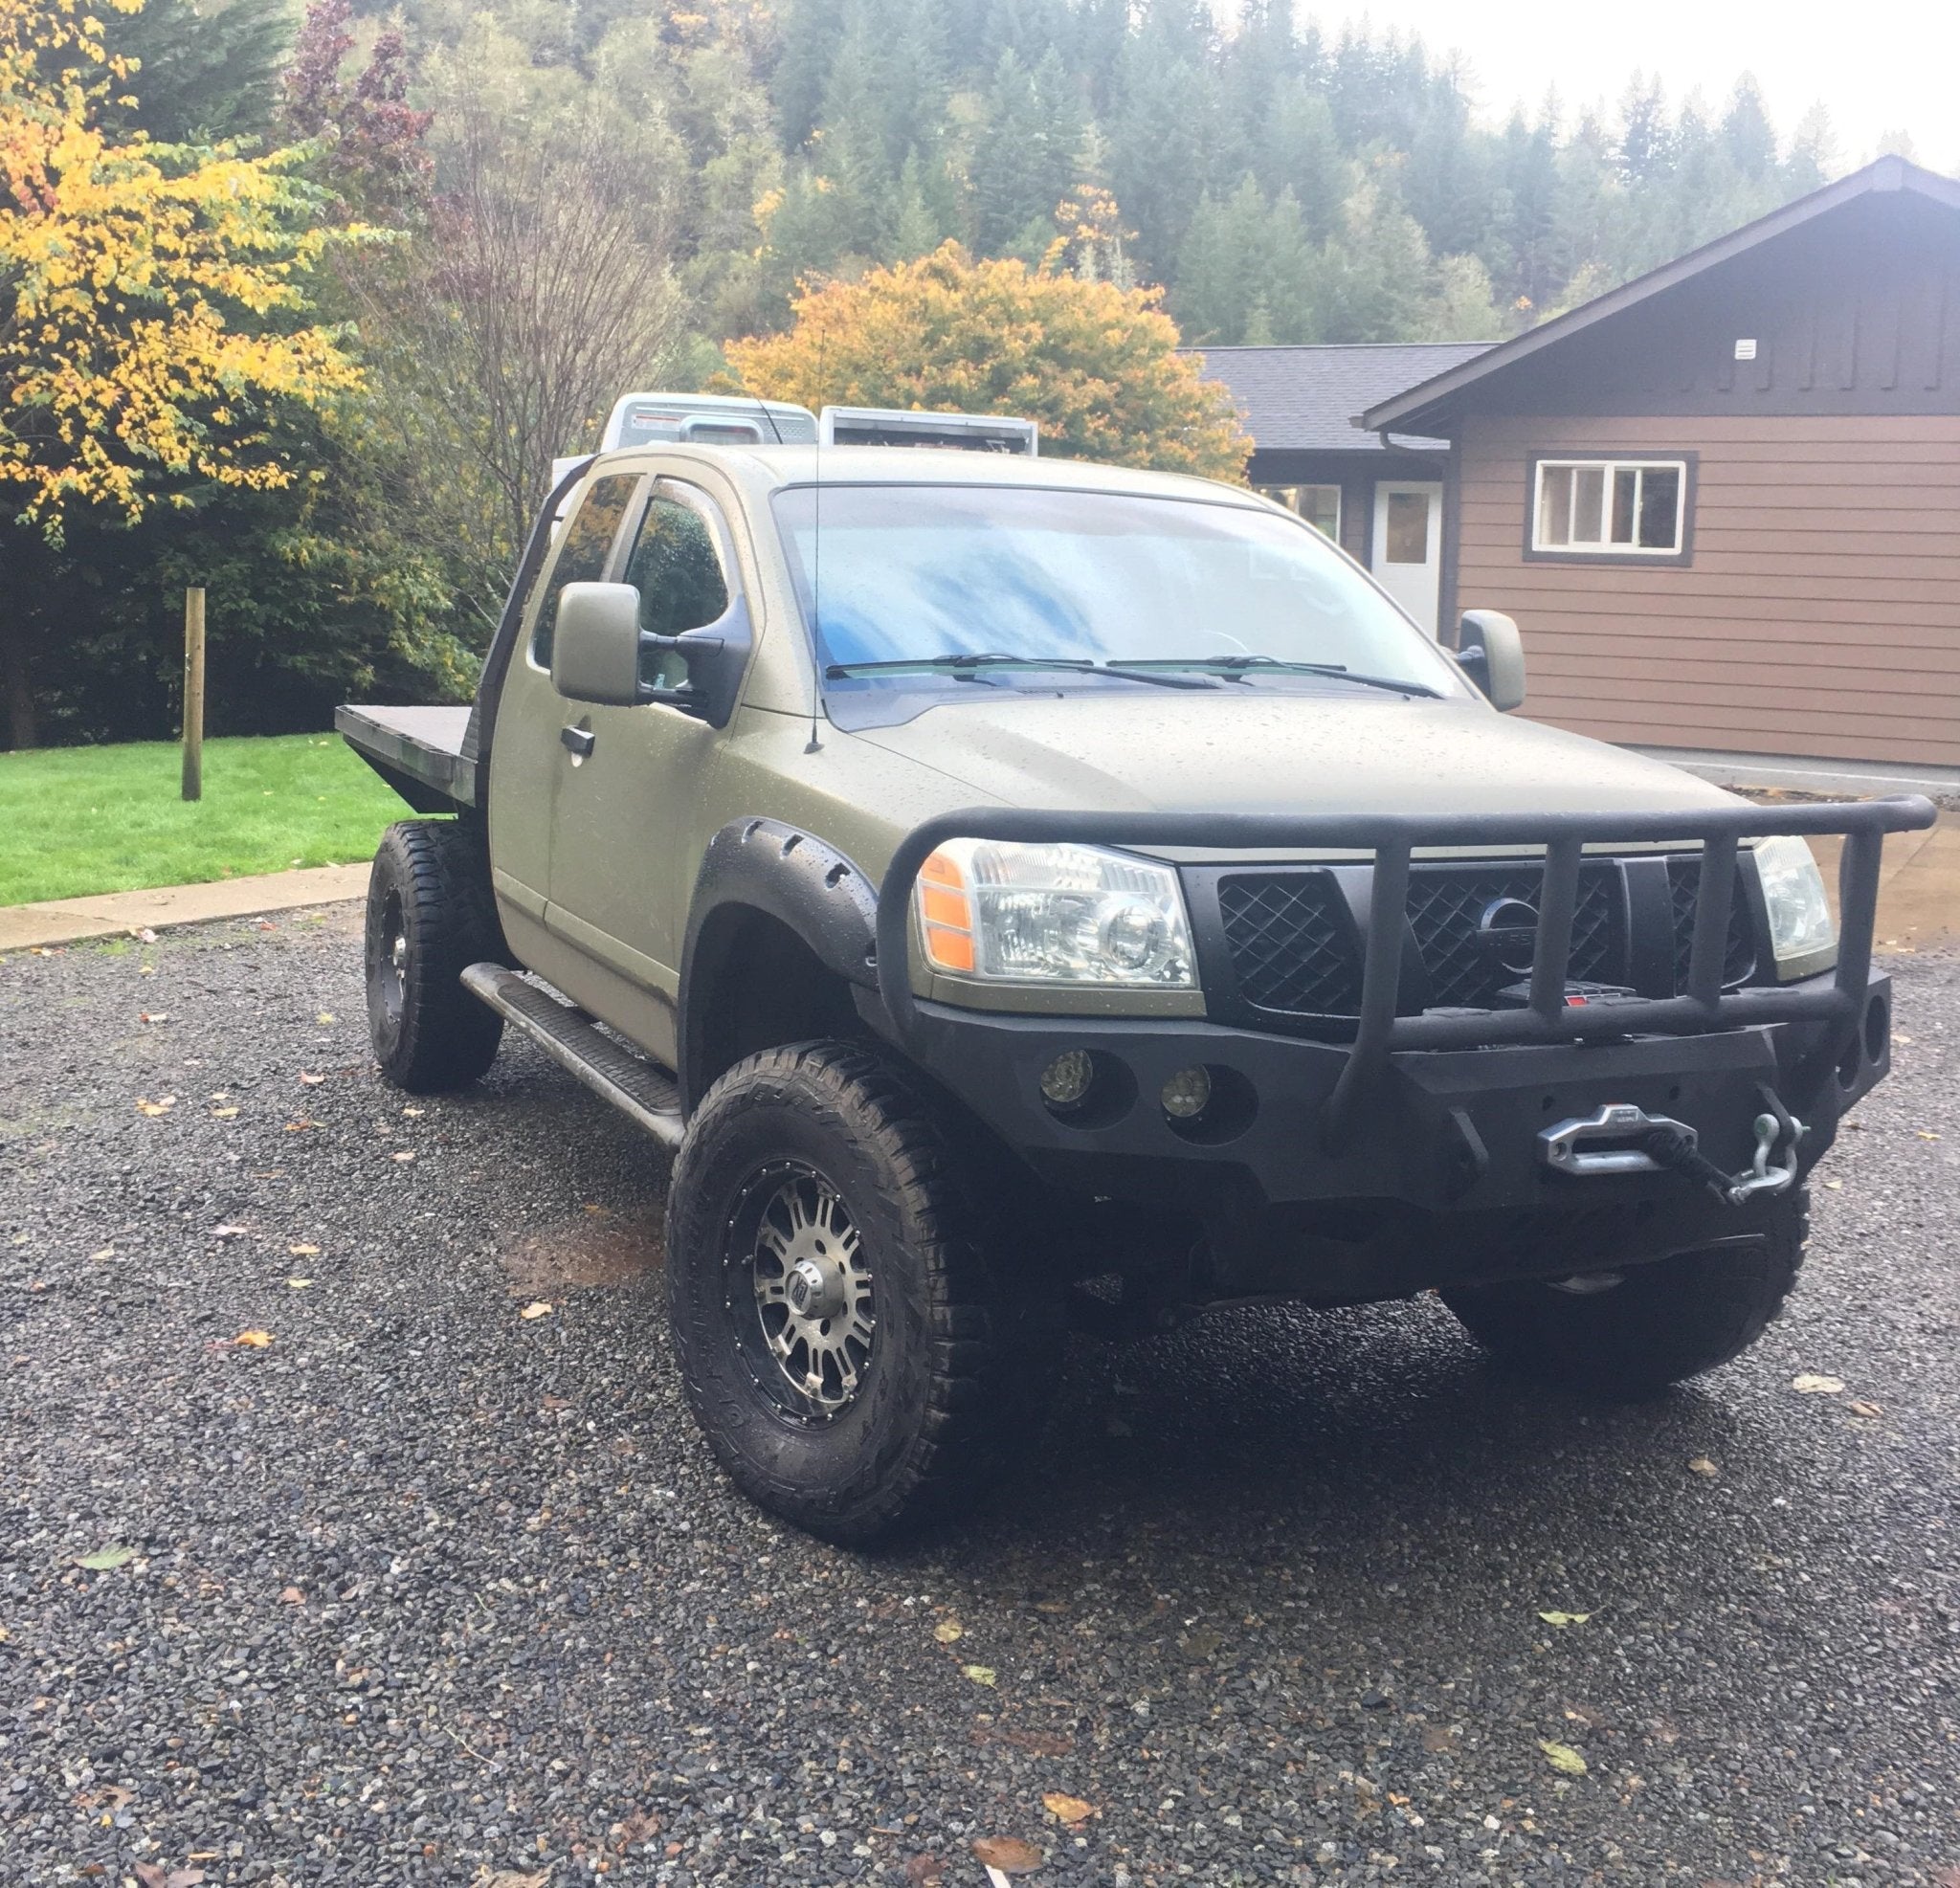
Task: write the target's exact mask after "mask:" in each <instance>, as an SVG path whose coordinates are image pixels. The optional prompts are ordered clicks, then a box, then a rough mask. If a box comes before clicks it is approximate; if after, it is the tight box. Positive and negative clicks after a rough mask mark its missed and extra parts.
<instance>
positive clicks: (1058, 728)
mask: <svg viewBox="0 0 1960 1888" xmlns="http://www.w3.org/2000/svg"><path fill="white" fill-rule="evenodd" d="M857 738H858V739H859V740H862V741H866V742H871V743H873V744H876V745H878V746H880V747H883V748H885V749H887V750H889V751H891V752H892V753H895V754H900V755H903V756H904V757H906V758H907V759H909V760H912V761H914V762H917V763H918V764H919V765H920V766H927V767H932V768H934V769H936V770H937V771H938V772H940V773H943V774H947V775H949V776H950V777H951V778H952V779H954V780H956V781H958V782H960V783H961V784H962V785H963V787H965V788H967V789H971V792H972V797H973V799H974V800H975V801H992V802H996V803H1001V804H1005V805H1008V806H1015V807H1039V808H1048V809H1054V810H1058V811H1076V810H1089V811H1103V812H1117V811H1186V812H1295V813H1305V812H1314V813H1424V812H1468V813H1496V812H1544V811H1562V812H1599V813H1604V812H1624V811H1640V810H1646V811H1662V812H1664V811H1674V810H1676V809H1680V810H1682V811H1685V810H1688V809H1692V808H1702V807H1716V806H1725V805H1729V804H1732V803H1733V798H1734V796H1733V795H1731V794H1729V793H1726V792H1724V791H1723V790H1722V789H1719V788H1716V787H1712V786H1710V785H1709V784H1708V783H1707V782H1706V781H1704V780H1700V779H1698V778H1696V777H1695V776H1694V775H1693V774H1688V773H1683V772H1682V771H1681V769H1680V768H1678V767H1672V766H1667V765H1666V764H1665V763H1664V762H1661V761H1654V760H1649V759H1647V758H1646V757H1645V756H1644V755H1640V754H1633V753H1629V752H1627V751H1626V749H1624V748H1620V747H1610V746H1607V745H1606V744H1604V743H1602V742H1597V741H1589V740H1587V739H1586V738H1585V737H1584V736H1583V735H1577V734H1567V733H1565V732H1564V731H1563V730H1561V729H1558V728H1552V727H1546V726H1544V725H1542V724H1541V723H1539V722H1526V721H1518V720H1515V719H1513V718H1511V717H1509V716H1505V715H1499V714H1496V713H1494V712H1493V711H1492V710H1490V709H1488V708H1486V707H1484V706H1483V705H1482V704H1481V702H1471V701H1447V700H1445V701H1427V700H1400V699H1397V698H1394V697H1392V696H1387V695H1380V696H1366V697H1360V696H1357V697H1352V698H1350V697H1348V696H1333V695H1321V694H1311V695H1304V694H1303V695H1281V694H1278V693H1274V694H1260V695H1255V694H1254V693H1253V692H1252V690H1251V689H1249V688H1248V689H1246V690H1244V691H1243V692H1241V691H1239V690H1238V689H1236V688H1235V689H1232V690H1229V691H1227V690H1223V689H1221V690H1219V691H1217V692H1216V693H1215V694H1214V693H1206V694H1198V693H1195V692H1192V693H1190V694H1185V693H1178V694H1171V693H1170V692H1169V691H1168V690H1167V691H1165V692H1163V693H1161V694H1159V693H1157V692H1155V691H1148V692H1146V691H1144V690H1138V691H1137V692H1136V693H1134V694H1123V695H1096V696H1087V695H1075V696H1069V697H1065V698H1057V697H1054V696H1046V697H1042V696H1006V695H1003V696H1002V697H1000V698H998V699H996V700H985V701H973V700H970V699H968V700H961V701H959V702H957V703H948V704H947V706H946V707H943V708H932V709H929V710H927V712H926V713H924V714H923V715H921V716H919V717H918V718H917V719H916V720H914V721H910V722H905V723H903V724H902V726H898V727H881V728H867V729H863V730H861V731H860V732H859V734H858V736H857Z"/></svg>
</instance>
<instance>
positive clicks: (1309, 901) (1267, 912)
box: [1218, 872, 1361, 1016]
mask: <svg viewBox="0 0 1960 1888" xmlns="http://www.w3.org/2000/svg"><path fill="white" fill-rule="evenodd" d="M1218 913H1219V916H1220V917H1221V918H1222V919H1223V920H1224V922H1225V942H1226V944H1227V945H1228V946H1229V947H1230V949H1231V952H1232V967H1233V968H1234V970H1236V972H1237V974H1238V988H1239V989H1240V991H1241V992H1242V993H1243V995H1244V997H1245V1000H1246V1001H1247V1002H1248V1003H1252V1004H1256V1005H1257V1006H1258V1008H1259V1009H1261V1010H1284V1011H1292V1012H1294V1013H1296V1014H1303V1015H1314V1016H1352V1015H1356V1014H1358V1013H1359V1012H1360V1010H1361V954H1360V949H1359V945H1358V941H1357V940H1356V938H1355V936H1354V927H1353V924H1352V923H1351V922H1350V921H1349V919H1348V910H1347V906H1346V904H1345V903H1344V902H1343V900H1342V898H1341V893H1340V890H1339V888H1338V887H1337V886H1336V885H1335V883H1334V881H1333V879H1332V878H1331V877H1329V876H1328V875H1327V874H1326V873H1325V872H1271V873H1244V874H1235V875H1234V876H1233V877H1228V878H1224V879H1221V880H1220V881H1219V885H1218Z"/></svg>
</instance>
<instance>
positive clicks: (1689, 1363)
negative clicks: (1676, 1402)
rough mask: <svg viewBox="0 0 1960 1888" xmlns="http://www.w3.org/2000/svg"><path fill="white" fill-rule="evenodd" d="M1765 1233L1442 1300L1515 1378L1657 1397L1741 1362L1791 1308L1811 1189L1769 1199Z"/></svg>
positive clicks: (1466, 1289) (1452, 1293)
mask: <svg viewBox="0 0 1960 1888" xmlns="http://www.w3.org/2000/svg"><path fill="white" fill-rule="evenodd" d="M1757 1230H1758V1231H1759V1232H1760V1234H1761V1236H1760V1237H1751V1238H1746V1239H1740V1240H1737V1241H1735V1242H1733V1243H1724V1244H1720V1245H1714V1246H1709V1247H1706V1248H1705V1249H1703V1250H1700V1251H1695V1252H1683V1253H1677V1254H1675V1255H1673V1256H1672V1257H1669V1258H1663V1259H1659V1260H1656V1261H1654V1262H1653V1263H1650V1264H1646V1265H1637V1266H1630V1267H1628V1268H1627V1269H1626V1270H1625V1271H1624V1272H1618V1271H1612V1272H1596V1271H1594V1272H1586V1271H1579V1272H1573V1273H1572V1274H1570V1275H1569V1276H1568V1277H1561V1278H1550V1279H1546V1278H1526V1279H1513V1280H1509V1281H1507V1282H1505V1283H1503V1284H1498V1285H1471V1286H1459V1287H1456V1288H1445V1289H1444V1291H1443V1293H1442V1300H1443V1302H1444V1303H1445V1304H1447V1305H1448V1306H1449V1307H1450V1309H1451V1310H1452V1311H1454V1312H1455V1313H1456V1314H1457V1316H1458V1318H1459V1319H1460V1320H1461V1321H1462V1322H1463V1324H1464V1325H1465V1327H1466V1328H1467V1329H1468V1330H1469V1332H1470V1334H1471V1335H1472V1336H1473V1337H1474V1338H1476V1339H1477V1340H1478V1342H1479V1343H1480V1344H1482V1345H1483V1346H1484V1348H1485V1349H1486V1350H1489V1351H1490V1352H1491V1353H1492V1354H1493V1355H1495V1356H1496V1357H1497V1358H1498V1359H1499V1360H1500V1361H1501V1362H1503V1363H1504V1364H1506V1365H1508V1366H1510V1367H1512V1368H1513V1369H1516V1370H1519V1371H1522V1372H1524V1373H1525V1374H1526V1375H1528V1376H1534V1377H1540V1378H1543V1379H1545V1380H1547V1381H1548V1382H1551V1383H1555V1384H1558V1385H1559V1386H1561V1387H1562V1388H1567V1389H1572V1390H1577V1391H1579V1392H1581V1393H1583V1394H1591V1395H1596V1396H1606V1397H1612V1398H1619V1399H1632V1398H1638V1397H1642V1396H1652V1395H1655V1394H1657V1393H1658V1392H1659V1391H1660V1390H1662V1389H1664V1388H1666V1387H1667V1386H1668V1385H1669V1384H1672V1383H1679V1382H1681V1381H1682V1379H1683V1378H1684V1377H1696V1376H1700V1375H1701V1374H1702V1372H1703V1371H1704V1370H1712V1369H1714V1368H1715V1367H1716V1366H1718V1365H1721V1364H1726V1363H1727V1362H1728V1361H1729V1360H1730V1359H1731V1358H1735V1357H1739V1356H1741V1355H1742V1353H1743V1352H1744V1351H1745V1350H1747V1349H1748V1347H1749V1345H1750V1344H1754V1343H1755V1341H1756V1340H1757V1339H1758V1338H1759V1337H1761V1336H1762V1334H1763V1332H1764V1330H1765V1329H1766V1328H1767V1327H1768V1325H1769V1323H1770V1321H1771V1319H1772V1318H1774V1317H1775V1316H1776V1314H1777V1313H1778V1312H1779V1311H1780V1310H1781V1309H1782V1308H1783V1300H1784V1299H1786V1298H1787V1297H1788V1296H1789V1295H1790V1290H1791V1287H1792V1286H1793V1285H1794V1284H1795V1282H1796V1275H1797V1272H1798V1270H1799V1269H1800V1268H1801V1266H1802V1264H1803V1251H1804V1241H1805V1238H1806V1237H1807V1235H1808V1233H1809V1230H1810V1195H1809V1192H1808V1190H1807V1189H1806V1188H1801V1187H1798V1188H1793V1189H1792V1190H1791V1191H1790V1192H1788V1193H1786V1194H1783V1195H1782V1196H1780V1197H1779V1198H1777V1199H1775V1200H1773V1201H1771V1203H1770V1206H1769V1208H1768V1210H1767V1211H1766V1213H1765V1216H1764V1218H1763V1220H1762V1222H1761V1224H1760V1226H1759V1228H1758V1229H1757Z"/></svg>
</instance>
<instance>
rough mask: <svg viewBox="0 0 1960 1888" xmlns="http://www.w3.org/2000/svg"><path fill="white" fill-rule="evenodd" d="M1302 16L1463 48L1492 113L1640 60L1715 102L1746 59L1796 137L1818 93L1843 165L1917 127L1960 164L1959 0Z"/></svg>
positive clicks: (1542, 5) (1923, 150) (1607, 90)
mask: <svg viewBox="0 0 1960 1888" xmlns="http://www.w3.org/2000/svg"><path fill="white" fill-rule="evenodd" d="M1296 17H1298V18H1301V19H1303V20H1304V19H1307V18H1313V19H1317V20H1318V21H1320V23H1321V25H1322V27H1323V29H1324V30H1325V29H1333V30H1336V31H1338V28H1339V26H1340V25H1341V24H1342V23H1343V22H1346V21H1348V20H1354V21H1361V20H1368V21H1370V22H1371V23H1372V24H1373V25H1374V27H1375V28H1376V29H1377V30H1381V29H1386V28H1394V29H1399V30H1403V31H1408V30H1411V29H1413V30H1414V31H1415V32H1416V33H1420V34H1421V36H1422V38H1423V39H1424V41H1425V42H1426V43H1427V44H1428V45H1429V46H1430V48H1431V49H1432V50H1433V51H1437V52H1442V51H1447V50H1449V49H1451V48H1455V49H1457V50H1459V51H1460V52H1461V53H1462V54H1463V55H1464V56H1465V58H1466V59H1467V60H1468V62H1469V66H1470V71H1471V74H1472V76H1473V78H1474V81H1475V83H1474V91H1475V95H1476V98H1477V101H1478V104H1479V106H1480V107H1481V111H1482V113H1483V115H1484V116H1485V117H1486V118H1492V119H1502V118H1503V117H1504V116H1505V115H1507V114H1508V112H1509V110H1510V108H1511V105H1512V104H1513V102H1514V101H1516V100H1519V99H1523V100H1526V101H1527V102H1529V103H1531V104H1534V105H1535V103H1536V102H1537V100H1541V99H1542V98H1544V96H1545V93H1546V90H1547V88H1548V86H1553V85H1555V86H1556V87H1557V88H1558V94H1559V99H1560V101H1561V103H1562V104H1563V105H1564V107H1565V109H1566V111H1567V113H1568V115H1569V116H1570V115H1571V114H1573V113H1575V112H1577V111H1579V110H1581V109H1583V108H1584V107H1586V106H1587V105H1590V104H1594V103H1604V104H1606V105H1607V106H1609V107H1611V106H1612V105H1614V104H1616V103H1617V102H1618V100H1619V98H1620V96H1621V94H1622V93H1623V92H1624V91H1625V90H1626V86H1627V80H1628V79H1629V78H1630V77H1631V76H1632V74H1633V72H1634V71H1635V69H1636V68H1637V67H1642V66H1644V67H1645V68H1646V69H1647V70H1648V71H1649V72H1654V73H1658V74H1659V77H1660V79H1661V82H1662V83H1663V84H1664V85H1665V86H1666V88H1667V95H1668V98H1669V100H1671V101H1673V102H1676V103H1679V101H1680V100H1681V99H1682V97H1683V96H1684V95H1686V94H1687V93H1688V92H1690V91H1692V90H1694V89H1695V88H1697V87H1699V88H1700V89H1701V91H1702V93H1703V94H1704V97H1705V98H1706V99H1707V100H1708V101H1709V103H1710V104H1711V105H1712V106H1714V107H1715V108H1716V109H1717V110H1718V111H1719V109H1720V107H1721V105H1722V102H1723V100H1725V99H1726V98H1727V96H1728V93H1729V90H1730V88H1731V87H1732V86H1733V85H1734V83H1735V80H1736V77H1737V75H1738V74H1740V73H1744V72H1751V73H1753V74H1754V75H1755V77H1756V82H1757V84H1758V85H1760V86H1761V87H1762V90H1763V97H1764V99H1765V100H1766V101H1767V103H1768V104H1769V107H1770V113H1771V117H1772V118H1773V119H1774V120H1775V122H1776V125H1777V129H1778V130H1779V131H1780V132H1781V133H1782V134H1783V135H1784V137H1785V138H1788V136H1789V134H1790V130H1791V128H1792V126H1793V125H1794V124H1795V122H1796V121H1797V120H1798V119H1799V118H1801V117H1802V116H1803V114H1804V113H1805V112H1806V111H1807V110H1809V108H1810V107H1811V105H1812V104H1814V103H1816V102H1818V101H1819V100H1821V101H1822V103H1823V104H1824V106H1825V108H1826V109H1827V110H1828V111H1829V112H1830V114H1831V122H1832V125H1833V127H1834V129H1835V131H1836V133H1837V140H1838V166H1839V167H1840V168H1842V169H1850V168H1851V167H1854V166H1856V165H1859V164H1861V163H1863V162H1864V161H1865V160H1866V159H1867V158H1869V157H1871V156H1872V155H1873V153H1874V147H1875V146H1876V145H1877V144H1878V142H1879V140H1880V139H1881V138H1882V136H1884V135H1885V134H1886V133H1887V132H1890V131H1898V130H1903V131H1904V132H1906V133H1907V134H1908V135H1909V136H1910V137H1911V139H1912V142H1913V144H1914V146H1915V155H1916V156H1917V157H1918V159H1919V161H1920V163H1922V164H1926V165H1930V166H1931V167H1933V168H1934V169H1936V170H1944V171H1947V172H1949V173H1960V4H1956V0H1904V4H1902V5H1874V6H1862V7H1860V6H1852V5H1846V4H1844V3H1843V0H1836V4H1832V5H1821V4H1818V0H1781V3H1780V4H1776V5H1770V4H1766V0H1640V4H1638V5H1637V6H1628V5H1599V4H1594V5H1583V4H1573V0H1559V3H1558V4H1552V3H1551V0H1370V4H1367V5H1361V4H1351V5H1350V4H1348V0H1299V4H1298V5H1297V7H1296Z"/></svg>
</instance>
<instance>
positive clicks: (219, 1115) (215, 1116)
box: [211, 1108, 238, 1121]
mask: <svg viewBox="0 0 1960 1888" xmlns="http://www.w3.org/2000/svg"><path fill="white" fill-rule="evenodd" d="M211 1118H212V1121H236V1120H237V1119H238V1111H237V1109H236V1108H213V1109H212V1111H211Z"/></svg>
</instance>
